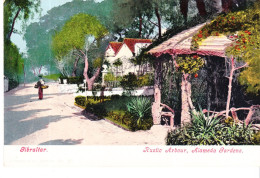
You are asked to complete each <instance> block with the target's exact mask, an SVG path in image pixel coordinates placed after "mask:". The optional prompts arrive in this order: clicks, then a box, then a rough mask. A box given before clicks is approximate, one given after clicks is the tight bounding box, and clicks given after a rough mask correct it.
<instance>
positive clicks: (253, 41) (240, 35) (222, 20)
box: [191, 1, 260, 93]
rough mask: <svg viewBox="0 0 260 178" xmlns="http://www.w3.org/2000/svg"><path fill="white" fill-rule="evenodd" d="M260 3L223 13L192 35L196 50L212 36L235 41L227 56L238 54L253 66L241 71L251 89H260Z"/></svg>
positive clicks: (192, 46)
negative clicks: (224, 37) (244, 8)
mask: <svg viewBox="0 0 260 178" xmlns="http://www.w3.org/2000/svg"><path fill="white" fill-rule="evenodd" d="M259 21H260V2H259V1H258V2H256V3H255V4H254V6H252V7H250V8H248V9H246V10H243V11H237V12H230V13H228V14H221V15H219V16H218V17H217V18H216V19H214V20H212V21H211V22H210V23H209V24H206V25H205V26H204V27H203V28H201V29H200V30H199V31H198V33H197V34H195V35H194V36H193V38H192V45H191V49H192V50H197V49H198V48H199V45H200V44H201V42H202V41H203V40H204V39H206V38H207V37H209V36H221V35H225V36H227V37H228V39H230V40H232V41H233V43H232V44H231V45H230V46H229V47H228V48H227V49H226V55H227V56H229V57H230V56H234V57H235V58H236V59H238V60H242V61H244V62H245V63H247V64H248V65H249V67H248V68H246V69H245V70H244V71H242V72H241V73H240V77H239V81H240V83H241V84H243V85H247V91H248V92H254V93H258V92H259V91H260V73H259V68H260V60H259V59H260V33H259V32H260V24H259Z"/></svg>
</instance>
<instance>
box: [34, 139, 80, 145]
mask: <svg viewBox="0 0 260 178" xmlns="http://www.w3.org/2000/svg"><path fill="white" fill-rule="evenodd" d="M82 141H83V139H78V140H75V139H74V140H72V139H67V140H62V139H58V140H50V141H47V142H43V143H40V144H39V145H78V144H81V142H82Z"/></svg>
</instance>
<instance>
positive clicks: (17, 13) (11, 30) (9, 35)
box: [7, 8, 21, 39]
mask: <svg viewBox="0 0 260 178" xmlns="http://www.w3.org/2000/svg"><path fill="white" fill-rule="evenodd" d="M20 11H21V8H19V9H18V11H17V12H16V14H15V16H14V19H13V23H12V27H11V29H10V32H9V34H8V37H7V39H10V38H11V35H12V33H13V31H14V24H15V20H16V19H17V17H18V15H19V13H20Z"/></svg>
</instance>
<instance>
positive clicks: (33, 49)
mask: <svg viewBox="0 0 260 178" xmlns="http://www.w3.org/2000/svg"><path fill="white" fill-rule="evenodd" d="M111 10H112V0H106V1H102V2H100V3H96V2H95V1H94V0H88V1H84V0H77V1H72V2H68V3H66V4H63V5H61V6H58V7H54V8H52V9H50V10H49V11H48V12H47V14H46V15H44V16H42V17H40V19H39V22H34V23H31V24H30V25H28V26H27V28H26V31H25V35H24V38H25V40H26V46H27V49H28V50H27V56H28V57H27V58H28V60H26V61H25V66H26V69H31V68H32V66H33V67H34V68H37V67H40V66H41V65H42V66H44V67H45V68H47V70H48V72H50V73H58V72H59V70H57V66H56V63H55V60H54V58H55V56H54V54H53V53H52V49H51V43H52V36H53V35H55V32H56V31H60V30H61V28H62V27H63V26H64V24H65V23H66V21H68V20H69V19H70V18H71V17H72V16H74V15H76V14H79V13H86V14H89V15H92V16H95V17H97V19H98V20H99V21H100V22H101V23H102V24H103V25H105V26H106V27H107V29H108V30H109V31H110V32H113V29H114V27H113V21H112V19H111ZM64 12H66V13H64ZM80 62H81V59H79V64H78V65H80ZM73 65H74V64H72V66H73ZM69 71H71V70H69ZM80 71H81V69H78V70H77V71H76V73H77V74H79V72H80ZM71 72H72V71H71ZM69 74H70V75H71V73H69Z"/></svg>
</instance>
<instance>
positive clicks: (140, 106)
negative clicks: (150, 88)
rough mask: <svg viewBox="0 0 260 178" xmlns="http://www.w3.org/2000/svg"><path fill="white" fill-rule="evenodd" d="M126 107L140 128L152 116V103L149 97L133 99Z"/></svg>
mask: <svg viewBox="0 0 260 178" xmlns="http://www.w3.org/2000/svg"><path fill="white" fill-rule="evenodd" d="M126 107H127V111H128V112H130V113H131V114H132V115H133V116H134V117H135V118H137V125H138V126H140V125H141V123H142V122H143V121H144V119H148V118H149V117H150V115H151V101H150V99H149V98H147V97H133V98H131V100H130V101H129V102H128V103H127V104H126Z"/></svg>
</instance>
